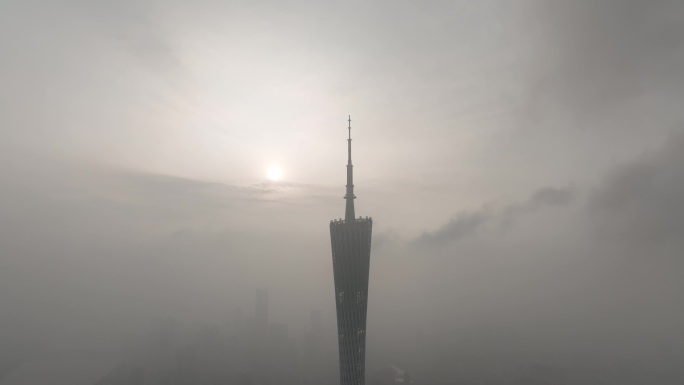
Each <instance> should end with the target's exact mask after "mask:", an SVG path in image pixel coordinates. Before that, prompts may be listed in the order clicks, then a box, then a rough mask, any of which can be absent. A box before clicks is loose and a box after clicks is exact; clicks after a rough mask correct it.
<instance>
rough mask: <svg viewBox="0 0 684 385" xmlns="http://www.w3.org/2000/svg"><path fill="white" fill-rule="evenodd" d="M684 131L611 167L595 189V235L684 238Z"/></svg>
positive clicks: (644, 243) (664, 240)
mask: <svg viewBox="0 0 684 385" xmlns="http://www.w3.org/2000/svg"><path fill="white" fill-rule="evenodd" d="M682 165H684V131H679V132H676V133H673V134H672V135H671V137H670V138H669V139H668V140H667V142H666V143H665V144H664V145H663V146H662V148H660V149H659V150H657V151H655V152H651V153H648V154H646V155H644V156H642V157H641V158H640V159H638V160H636V161H633V162H630V163H627V164H624V165H622V166H620V167H618V168H617V169H616V170H614V171H613V172H611V173H610V174H609V175H608V176H607V177H606V178H605V180H604V181H603V183H602V184H601V185H600V187H599V188H598V189H597V190H596V191H595V192H594V193H593V194H592V195H591V197H590V200H589V203H588V210H589V213H588V214H589V218H590V222H591V224H592V226H591V228H592V229H593V230H595V231H596V236H597V237H599V238H606V239H608V240H611V241H613V242H617V243H620V244H625V245H631V246H635V245H638V246H640V247H653V246H657V245H664V244H668V243H673V242H676V243H679V244H681V243H682V241H683V239H682V230H683V229H684V205H683V204H682V199H683V197H684V167H682Z"/></svg>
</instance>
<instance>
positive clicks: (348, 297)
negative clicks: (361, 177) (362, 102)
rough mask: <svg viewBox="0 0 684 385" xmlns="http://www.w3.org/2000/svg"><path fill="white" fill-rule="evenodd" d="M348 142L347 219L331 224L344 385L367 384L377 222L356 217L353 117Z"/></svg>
mask: <svg viewBox="0 0 684 385" xmlns="http://www.w3.org/2000/svg"><path fill="white" fill-rule="evenodd" d="M348 129H349V139H347V151H348V160H347V194H346V195H345V196H344V199H346V200H347V204H346V211H345V215H344V220H342V219H339V220H332V221H330V242H331V245H332V259H333V271H334V275H335V303H336V307H337V337H338V343H339V355H340V357H339V358H340V385H364V383H365V366H366V310H367V305H368V270H369V264H370V247H371V232H372V228H373V219H371V218H369V217H365V218H361V217H359V218H355V215H354V199H356V196H355V195H354V180H353V179H354V178H353V166H352V160H351V116H350V117H349V127H348Z"/></svg>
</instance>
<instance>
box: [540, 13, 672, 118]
mask: <svg viewBox="0 0 684 385" xmlns="http://www.w3.org/2000/svg"><path fill="white" fill-rule="evenodd" d="M682 12H684V3H682V2H681V1H677V0H657V1H648V2H645V1H639V0H607V1H585V0H580V1H569V2H553V3H552V2H545V3H540V4H538V6H537V7H535V8H534V11H533V13H532V14H533V15H535V18H534V20H532V21H531V25H535V24H536V25H538V26H539V28H540V30H541V31H540V32H542V33H541V34H540V35H539V36H543V37H542V38H540V39H539V40H538V41H539V44H540V47H539V48H540V49H539V50H538V51H537V52H538V55H537V56H536V57H534V59H533V60H534V61H533V62H532V64H531V65H530V66H529V69H530V70H531V71H530V74H529V80H530V84H532V93H531V99H530V102H531V108H532V109H533V110H534V111H536V113H538V112H540V111H541V109H542V105H544V106H548V103H549V102H550V103H552V104H554V105H558V106H562V110H566V111H571V112H572V113H573V114H575V116H576V117H577V118H580V119H581V118H583V117H587V116H596V115H603V114H605V112H606V111H610V110H612V108H613V107H615V106H617V105H619V104H620V103H622V102H623V101H625V100H627V99H631V98H636V97H639V96H641V95H643V94H645V93H647V92H649V90H650V89H652V87H654V86H657V85H658V83H661V85H662V83H663V81H664V82H666V83H669V82H677V83H679V82H681V80H680V79H679V76H677V75H676V73H675V72H673V71H668V70H666V69H667V68H675V67H677V65H674V63H680V64H679V66H681V57H680V56H678V55H677V54H676V52H677V51H678V50H679V48H680V47H682V44H684V23H683V22H682V19H681V17H675V16H674V15H681V13H682ZM668 63H669V64H668ZM673 65H674V67H673Z"/></svg>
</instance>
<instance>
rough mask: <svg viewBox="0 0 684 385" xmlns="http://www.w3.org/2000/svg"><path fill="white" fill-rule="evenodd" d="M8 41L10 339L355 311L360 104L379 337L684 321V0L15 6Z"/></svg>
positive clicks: (554, 332)
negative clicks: (351, 288) (351, 190)
mask: <svg viewBox="0 0 684 385" xmlns="http://www.w3.org/2000/svg"><path fill="white" fill-rule="evenodd" d="M0 50H1V52H2V54H1V55H0V178H1V179H2V188H0V253H1V254H0V306H2V307H3V309H8V310H9V311H3V312H2V313H0V329H1V330H5V331H6V334H12V333H14V332H13V331H15V330H20V329H21V330H24V329H26V328H28V329H26V330H42V331H44V330H48V329H51V328H53V326H54V325H62V326H63V327H67V325H73V324H74V323H75V322H81V323H83V324H85V325H100V324H101V323H103V322H104V323H106V321H105V320H112V319H116V320H117V322H115V323H117V324H126V322H130V323H136V322H139V320H140V319H146V318H145V317H147V316H149V315H150V314H154V313H155V312H160V313H164V312H166V313H174V312H175V313H183V312H185V313H189V314H196V313H197V314H211V315H212V316H213V315H216V317H219V316H223V315H224V314H225V313H226V312H227V311H228V308H229V306H227V305H226V306H225V308H221V306H223V304H229V303H231V302H230V301H234V302H235V303H238V302H240V301H243V302H244V303H245V304H246V305H245V306H248V305H249V303H250V301H251V300H252V297H253V290H254V288H255V287H256V286H268V287H270V288H271V289H272V291H273V292H275V293H277V294H273V295H272V299H273V306H274V307H275V308H276V309H275V310H274V311H273V314H281V317H283V318H284V320H285V321H288V322H293V320H296V319H298V318H297V317H298V315H297V314H298V313H301V314H306V312H307V311H308V310H309V309H310V308H312V307H314V306H319V307H323V308H324V309H325V310H326V311H327V313H326V314H327V316H328V317H329V318H328V322H332V320H331V319H330V316H331V314H332V313H330V311H331V309H332V308H333V306H332V304H333V286H332V285H333V283H332V263H331V255H330V245H329V235H328V221H329V220H330V219H332V218H338V217H342V216H343V211H344V201H343V200H342V199H341V198H342V196H343V195H344V184H345V167H344V165H345V163H346V143H345V139H346V135H347V132H346V118H347V115H348V114H351V116H352V126H353V129H352V135H353V138H354V142H353V143H354V164H355V169H354V170H355V182H356V183H355V184H356V194H357V196H358V199H357V200H356V205H357V206H356V207H357V213H358V214H359V215H364V216H365V215H369V216H373V218H374V222H375V225H374V239H373V242H374V245H373V248H374V249H373V254H372V262H371V288H370V291H371V293H370V300H369V301H370V302H369V303H370V308H369V312H368V316H369V324H370V329H369V346H372V343H371V341H373V338H377V339H380V338H381V337H383V336H386V337H387V338H390V337H389V335H390V334H389V333H390V332H389V331H381V330H380V329H381V328H380V327H379V326H377V325H381V324H383V322H385V321H388V322H389V321H391V325H392V326H388V327H387V329H388V330H389V329H391V330H397V331H402V330H404V331H405V330H410V328H411V327H414V328H421V329H423V328H425V329H428V328H429V327H434V328H435V329H434V330H438V329H439V328H443V329H444V330H451V329H449V328H450V327H452V326H453V325H454V324H455V323H456V324H458V323H459V322H460V323H461V324H462V325H469V324H478V323H481V322H482V321H483V320H492V319H497V320H500V321H501V322H505V323H506V324H508V325H513V326H515V327H519V328H520V329H521V330H527V329H529V330H536V331H538V332H540V333H541V331H540V330H545V331H544V332H548V335H550V336H556V337H558V338H569V336H570V335H574V334H581V335H593V334H591V332H595V331H596V330H604V329H605V328H609V327H608V326H606V325H613V326H614V325H615V324H616V323H619V324H620V325H621V326H620V327H618V328H615V327H611V328H609V329H611V330H613V331H615V333H618V334H619V333H623V334H627V335H630V336H631V337H633V340H629V341H631V342H629V343H633V344H636V345H638V344H639V343H642V342H644V341H649V343H651V342H652V343H657V341H660V340H665V339H668V338H669V337H668V336H671V335H669V334H668V333H674V331H676V330H677V328H678V327H679V326H677V325H681V323H682V322H684V314H683V312H684V310H683V309H682V307H681V296H682V294H684V284H683V283H682V282H684V281H682V280H681V274H679V272H681V271H682V270H681V268H682V267H683V266H682V265H683V264H684V260H682V256H684V236H683V234H684V219H683V218H684V204H683V203H682V198H683V197H684V167H683V166H684V133H683V132H684V131H683V129H684V109H683V108H682V107H681V106H682V102H684V76H682V68H684V3H683V2H681V1H679V0H670V1H668V0H657V1H639V0H602V1H571V2H569V1H509V0H482V1H448V2H447V1H444V2H408V1H376V2H372V3H370V2H337V3H333V2H321V1H316V2H314V1H311V2H281V1H273V2H254V1H244V2H241V1H210V0H199V1H193V2H181V1H149V0H137V1H133V0H121V1H108V2H105V1H59V2H56V1H31V0H22V1H13V0H6V1H3V2H2V3H1V4H0ZM270 165H277V166H279V167H281V168H282V170H283V173H284V175H283V178H282V179H281V180H280V181H278V182H272V181H269V180H268V179H267V175H266V172H267V169H268V167H269V166H270ZM656 299H657V300H656ZM279 304H280V305H279ZM289 304H293V305H292V306H291V309H290V310H287V309H285V307H286V306H289ZM278 306H281V307H282V309H280V308H278ZM217 309H218V310H217ZM278 312H280V313H278ZM303 317H304V318H302V319H305V316H303ZM76 319H78V321H75V320H76ZM47 325H50V326H49V327H48V326H47ZM374 325H376V326H375V327H376V328H375V329H373V327H374ZM384 325H388V324H387V323H386V322H385V323H384ZM416 325H418V326H416ZM540 325H543V326H544V327H546V328H547V329H544V328H543V327H541V326H540ZM62 326H59V327H62ZM55 327H56V326H55ZM97 327H99V326H93V328H97ZM32 328H33V329H32ZM585 332H586V333H585ZM45 333H47V334H49V331H47V332H45ZM383 333H385V334H383ZM573 333H574V334H573ZM623 334H620V335H621V336H622V335H623ZM656 335H657V336H658V337H657V338H656ZM606 338H608V337H606ZM569 339H570V340H572V338H569ZM618 339H619V340H621V341H626V340H625V339H624V338H622V337H620V338H618ZM627 343H628V342H625V344H627ZM636 345H635V346H636ZM630 346H631V345H630ZM369 349H372V347H369Z"/></svg>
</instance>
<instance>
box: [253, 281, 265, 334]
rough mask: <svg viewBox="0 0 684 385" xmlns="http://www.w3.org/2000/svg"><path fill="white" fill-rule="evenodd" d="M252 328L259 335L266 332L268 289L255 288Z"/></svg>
mask: <svg viewBox="0 0 684 385" xmlns="http://www.w3.org/2000/svg"><path fill="white" fill-rule="evenodd" d="M254 328H255V329H256V333H257V334H258V335H260V336H266V334H267V333H268V290H266V289H257V291H256V297H255V301H254Z"/></svg>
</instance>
